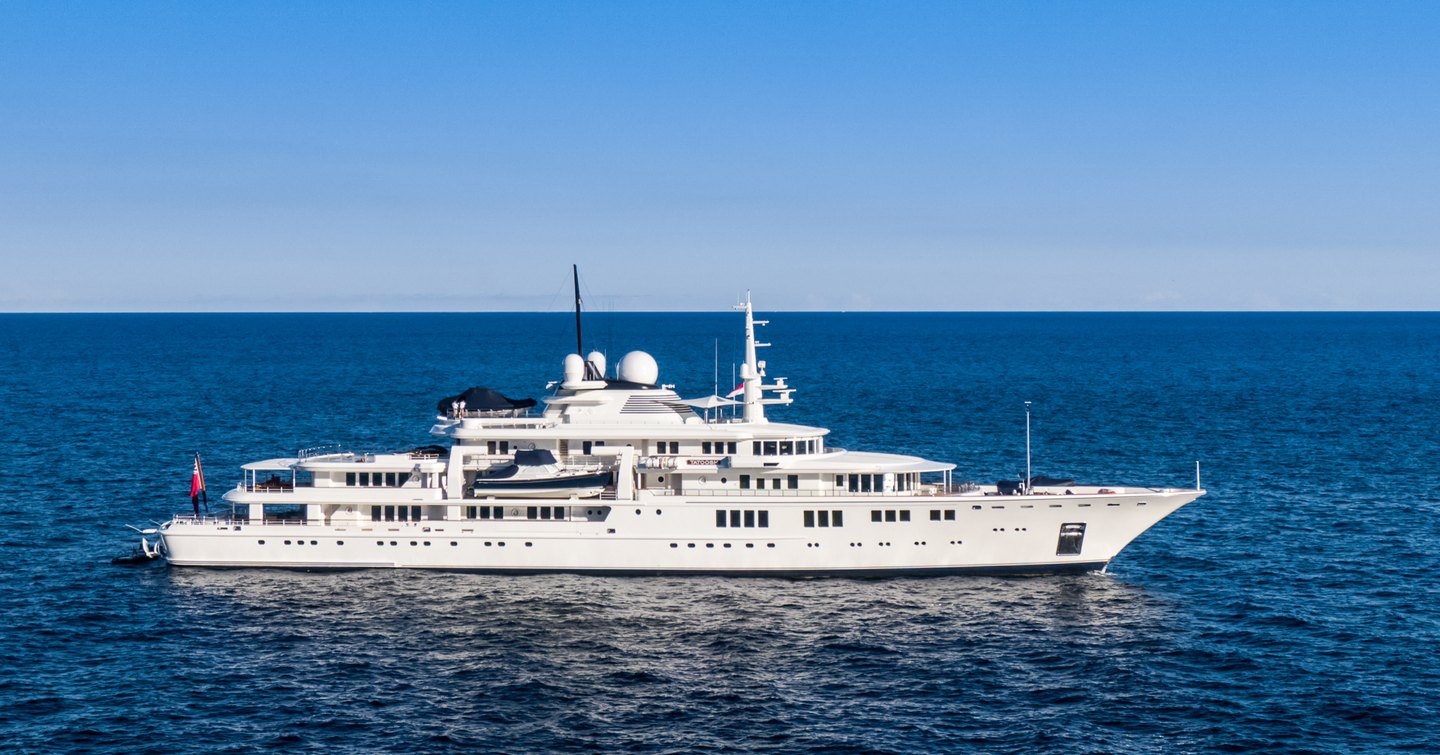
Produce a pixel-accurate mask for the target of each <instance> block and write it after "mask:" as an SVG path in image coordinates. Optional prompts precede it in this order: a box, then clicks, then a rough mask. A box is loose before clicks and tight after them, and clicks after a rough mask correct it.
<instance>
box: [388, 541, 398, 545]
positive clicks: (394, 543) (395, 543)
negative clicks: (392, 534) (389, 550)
mask: <svg viewBox="0 0 1440 755" xmlns="http://www.w3.org/2000/svg"><path fill="white" fill-rule="evenodd" d="M390 544H391V545H399V543H397V542H395V541H394V540H391V541H390Z"/></svg>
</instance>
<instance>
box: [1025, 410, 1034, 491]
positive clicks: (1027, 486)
mask: <svg viewBox="0 0 1440 755" xmlns="http://www.w3.org/2000/svg"><path fill="white" fill-rule="evenodd" d="M1034 479H1035V477H1034V475H1032V474H1030V402H1029V401H1026V402H1025V495H1030V493H1031V492H1032V490H1031V488H1032V487H1033V484H1032V483H1031V480H1034Z"/></svg>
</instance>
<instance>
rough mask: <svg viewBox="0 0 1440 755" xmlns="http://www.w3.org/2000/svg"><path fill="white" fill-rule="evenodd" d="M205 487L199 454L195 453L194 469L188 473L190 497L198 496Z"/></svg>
mask: <svg viewBox="0 0 1440 755" xmlns="http://www.w3.org/2000/svg"><path fill="white" fill-rule="evenodd" d="M204 489H205V473H204V472H202V471H201V470H200V454H195V471H194V472H192V473H191V474H190V497H191V498H199V497H200V491H202V490H204Z"/></svg>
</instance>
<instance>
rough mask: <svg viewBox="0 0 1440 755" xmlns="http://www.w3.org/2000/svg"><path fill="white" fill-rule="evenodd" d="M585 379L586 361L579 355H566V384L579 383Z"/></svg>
mask: <svg viewBox="0 0 1440 755" xmlns="http://www.w3.org/2000/svg"><path fill="white" fill-rule="evenodd" d="M584 379H585V360H583V359H581V358H580V355H579V354H566V355H565V382H567V383H578V382H580V381H581V380H584Z"/></svg>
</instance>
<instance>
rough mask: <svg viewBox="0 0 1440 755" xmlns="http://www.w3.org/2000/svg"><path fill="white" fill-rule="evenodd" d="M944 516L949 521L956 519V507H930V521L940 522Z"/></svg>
mask: <svg viewBox="0 0 1440 755" xmlns="http://www.w3.org/2000/svg"><path fill="white" fill-rule="evenodd" d="M942 516H943V517H944V519H945V521H947V522H953V521H955V509H943V510H942V509H930V521H932V522H938V521H940V519H941V517H942Z"/></svg>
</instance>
